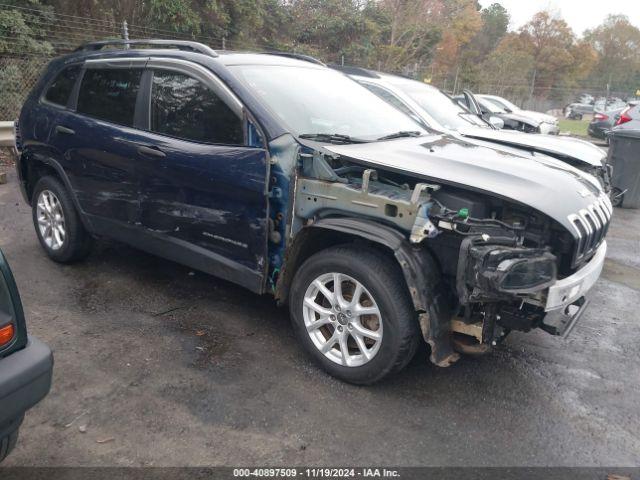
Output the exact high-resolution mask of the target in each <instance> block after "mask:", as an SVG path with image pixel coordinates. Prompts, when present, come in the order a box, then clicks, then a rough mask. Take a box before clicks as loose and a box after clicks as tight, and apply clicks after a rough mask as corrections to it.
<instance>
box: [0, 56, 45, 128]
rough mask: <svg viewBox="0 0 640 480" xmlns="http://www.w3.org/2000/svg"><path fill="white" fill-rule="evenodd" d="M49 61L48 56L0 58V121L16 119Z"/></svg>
mask: <svg viewBox="0 0 640 480" xmlns="http://www.w3.org/2000/svg"><path fill="white" fill-rule="evenodd" d="M49 60H51V57H49V56H27V57H23V58H20V57H14V56H0V121H8V120H15V119H17V118H18V115H19V113H20V109H21V108H22V103H23V102H24V100H25V98H26V97H27V95H28V94H29V92H30V91H31V89H32V88H33V87H34V86H35V84H36V83H37V82H38V79H39V78H40V75H41V74H42V70H43V69H44V67H45V66H46V65H47V63H48V62H49Z"/></svg>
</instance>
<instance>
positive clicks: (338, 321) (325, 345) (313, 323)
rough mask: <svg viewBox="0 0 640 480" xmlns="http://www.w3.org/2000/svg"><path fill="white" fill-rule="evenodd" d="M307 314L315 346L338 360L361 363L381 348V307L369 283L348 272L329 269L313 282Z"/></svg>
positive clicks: (307, 298) (305, 307) (345, 363)
mask: <svg viewBox="0 0 640 480" xmlns="http://www.w3.org/2000/svg"><path fill="white" fill-rule="evenodd" d="M303 317H304V324H305V327H306V329H307V333H308V334H309V337H310V338H311V341H312V342H313V344H314V345H315V347H316V348H317V349H318V350H319V351H320V352H321V353H322V354H323V355H324V356H325V357H327V358H328V359H329V360H331V361H332V362H334V363H337V364H339V365H342V366H346V367H359V366H362V365H364V364H366V363H368V362H370V361H371V360H372V359H373V358H374V357H375V355H376V354H377V353H378V351H379V349H380V345H381V343H382V334H383V329H382V325H383V324H382V316H381V314H380V309H379V308H378V305H377V303H376V301H375V299H374V298H373V296H372V295H371V293H370V292H369V291H368V290H367V289H366V288H365V286H364V285H362V284H361V283H360V282H358V281H357V280H356V279H354V278H352V277H350V276H348V275H345V274H343V273H337V272H332V273H325V274H322V275H320V276H319V277H317V278H316V279H315V280H314V281H313V282H311V284H310V285H309V287H308V288H307V291H306V292H305V295H304V305H303Z"/></svg>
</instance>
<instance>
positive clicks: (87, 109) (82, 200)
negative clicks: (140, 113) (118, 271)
mask: <svg viewBox="0 0 640 480" xmlns="http://www.w3.org/2000/svg"><path fill="white" fill-rule="evenodd" d="M146 61H147V59H146V58H141V59H133V60H129V59H128V60H96V61H87V62H86V63H85V67H84V70H83V72H82V78H81V80H80V82H79V84H78V85H77V86H76V88H75V92H74V93H73V94H72V100H71V101H70V105H69V108H68V109H66V110H63V111H61V112H60V113H59V114H58V116H57V118H56V121H55V125H54V127H53V129H52V132H51V143H52V144H53V145H55V147H56V148H57V149H58V150H59V151H60V152H61V153H62V158H63V162H64V164H65V165H64V166H65V172H66V173H67V176H68V178H69V180H70V182H71V185H72V188H73V190H74V193H75V194H76V197H77V200H78V203H79V206H80V208H81V209H82V211H83V213H84V214H85V215H87V216H88V219H89V220H90V223H91V225H92V227H93V228H94V230H95V231H96V233H106V234H109V235H111V234H113V233H117V232H118V230H117V227H118V225H134V224H135V222H136V221H137V220H138V216H139V193H140V192H139V189H140V182H139V179H138V174H137V171H136V164H135V161H136V155H137V150H136V148H137V147H136V145H137V143H138V140H139V138H140V132H139V131H137V130H136V129H135V128H134V125H135V123H136V105H137V102H138V92H139V91H140V82H141V79H142V74H143V71H144V66H145V64H146ZM112 236H117V235H112Z"/></svg>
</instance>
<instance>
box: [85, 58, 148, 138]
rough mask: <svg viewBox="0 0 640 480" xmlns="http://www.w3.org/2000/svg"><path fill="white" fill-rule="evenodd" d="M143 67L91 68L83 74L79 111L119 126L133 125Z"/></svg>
mask: <svg viewBox="0 0 640 480" xmlns="http://www.w3.org/2000/svg"><path fill="white" fill-rule="evenodd" d="M141 76H142V69H139V68H138V69H124V68H115V69H89V70H87V71H86V72H85V73H84V77H82V83H81V84H80V93H79V94H78V107H77V110H78V112H80V113H84V114H86V115H90V116H92V117H95V118H99V119H102V120H107V121H109V122H113V123H119V124H120V125H126V126H129V127H130V126H133V116H134V113H135V110H136V97H137V95H138V90H139V89H140V78H141Z"/></svg>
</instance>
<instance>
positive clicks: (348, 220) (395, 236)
mask: <svg viewBox="0 0 640 480" xmlns="http://www.w3.org/2000/svg"><path fill="white" fill-rule="evenodd" d="M356 241H364V242H366V243H367V244H369V245H370V246H372V247H373V248H376V249H378V250H379V251H381V252H382V253H383V254H385V255H387V256H388V257H389V258H394V259H395V260H396V261H397V263H398V265H399V266H400V268H401V270H402V273H403V276H404V280H405V287H406V288H407V290H408V292H409V294H410V297H411V300H412V302H413V306H414V309H415V310H416V312H417V314H418V316H419V322H420V329H421V330H422V334H423V337H424V339H425V341H426V342H427V343H429V345H431V360H432V361H433V362H434V363H435V364H436V365H441V366H448V365H449V364H451V363H453V362H455V361H456V360H457V358H458V355H457V354H456V353H454V351H453V349H452V347H451V342H450V339H449V331H450V321H451V308H450V296H449V290H448V289H447V288H446V286H445V285H444V283H443V281H442V276H441V274H440V270H439V267H438V264H437V262H436V261H435V259H434V258H433V256H432V255H431V254H430V253H429V251H428V250H427V249H426V248H424V247H422V246H417V245H412V244H410V243H409V242H408V241H407V239H406V238H405V236H404V235H403V234H402V233H401V232H399V231H398V230H396V229H394V228H392V227H390V226H387V225H383V224H380V223H378V222H374V221H371V220H367V219H362V218H355V217H331V218H323V219H320V220H318V221H316V222H314V223H313V224H311V225H309V226H307V227H304V228H303V229H302V230H301V231H300V232H299V233H298V234H297V236H296V237H295V240H294V242H293V243H292V244H291V245H290V247H289V248H288V249H287V254H286V256H285V260H284V262H283V266H282V268H281V272H280V275H279V277H278V282H277V285H276V291H275V297H276V299H277V300H278V301H279V302H280V303H287V301H288V296H289V290H290V288H291V284H292V282H293V277H294V276H295V273H296V271H297V269H298V268H299V267H300V265H302V263H303V262H304V261H305V260H306V259H307V258H309V257H310V256H311V255H313V254H315V253H317V252H319V251H322V250H324V249H326V248H329V247H331V246H334V245H339V244H345V243H354V242H356Z"/></svg>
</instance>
